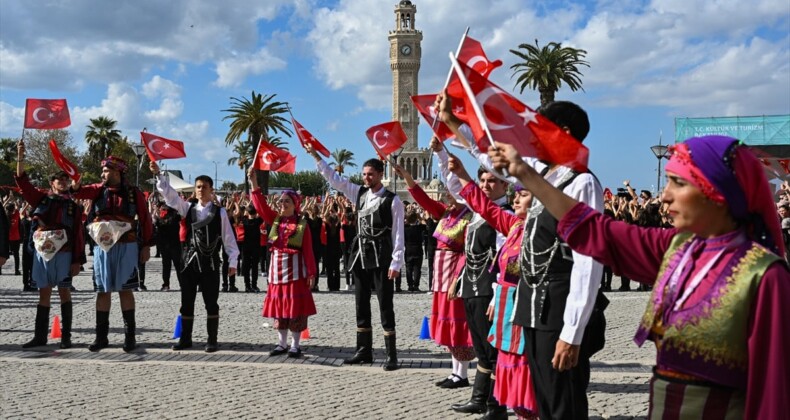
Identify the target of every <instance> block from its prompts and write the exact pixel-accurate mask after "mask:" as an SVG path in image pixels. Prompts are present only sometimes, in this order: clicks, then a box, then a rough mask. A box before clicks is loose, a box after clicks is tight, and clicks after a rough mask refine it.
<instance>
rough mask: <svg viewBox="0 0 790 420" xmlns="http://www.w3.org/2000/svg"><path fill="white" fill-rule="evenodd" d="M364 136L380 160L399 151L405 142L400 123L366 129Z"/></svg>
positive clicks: (391, 122)
mask: <svg viewBox="0 0 790 420" xmlns="http://www.w3.org/2000/svg"><path fill="white" fill-rule="evenodd" d="M365 134H366V135H367V136H368V139H369V140H370V143H371V144H373V148H374V149H376V152H378V154H379V155H380V156H381V157H382V158H385V157H387V156H388V155H390V154H391V153H393V152H395V151H396V150H398V149H400V148H401V146H403V144H404V143H406V140H407V138H406V133H405V132H403V127H402V126H401V125H400V121H390V122H387V123H384V124H379V125H374V126H373V127H370V128H368V130H367V131H365Z"/></svg>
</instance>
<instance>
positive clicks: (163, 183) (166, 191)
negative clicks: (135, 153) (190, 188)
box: [148, 160, 190, 217]
mask: <svg viewBox="0 0 790 420" xmlns="http://www.w3.org/2000/svg"><path fill="white" fill-rule="evenodd" d="M148 168H149V169H151V173H153V174H154V176H155V177H156V190H157V191H159V193H160V194H162V198H164V200H165V204H167V205H168V206H169V207H172V208H174V209H176V211H177V212H178V214H179V215H181V217H186V216H187V212H188V211H189V205H190V204H189V202H187V201H186V200H184V199H183V198H181V196H180V195H178V192H176V190H174V189H173V187H171V186H170V183H169V182H167V177H166V176H164V175H163V174H162V172H161V171H160V170H159V165H157V163H156V161H153V160H152V161H151V163H150V164H148Z"/></svg>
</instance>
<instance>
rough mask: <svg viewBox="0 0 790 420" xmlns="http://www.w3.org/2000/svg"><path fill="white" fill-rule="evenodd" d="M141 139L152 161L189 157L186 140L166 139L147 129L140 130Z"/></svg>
mask: <svg viewBox="0 0 790 420" xmlns="http://www.w3.org/2000/svg"><path fill="white" fill-rule="evenodd" d="M140 140H141V141H142V142H143V145H144V146H145V151H146V152H148V157H149V158H151V160H152V161H157V160H162V159H178V158H183V157H187V154H186V152H185V151H184V142H181V141H178V140H170V139H166V138H164V137H160V136H157V135H156V134H151V133H149V132H146V131H141V132H140Z"/></svg>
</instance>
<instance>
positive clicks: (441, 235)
mask: <svg viewBox="0 0 790 420" xmlns="http://www.w3.org/2000/svg"><path fill="white" fill-rule="evenodd" d="M470 220H472V211H470V210H469V208H468V207H464V208H463V209H461V211H460V212H458V213H457V214H455V215H453V214H451V213H450V212H449V211H446V212H445V213H444V216H442V218H441V219H440V220H439V223H438V224H437V225H436V230H435V231H434V232H433V237H434V238H436V240H437V241H440V242H442V243H443V244H445V245H447V247H448V248H450V249H451V250H453V251H456V252H461V251H463V249H464V232H466V226H467V225H469V221H470Z"/></svg>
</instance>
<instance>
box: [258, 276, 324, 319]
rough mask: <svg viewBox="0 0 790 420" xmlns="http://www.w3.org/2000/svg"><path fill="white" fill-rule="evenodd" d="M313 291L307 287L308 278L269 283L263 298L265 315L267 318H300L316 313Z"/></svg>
mask: <svg viewBox="0 0 790 420" xmlns="http://www.w3.org/2000/svg"><path fill="white" fill-rule="evenodd" d="M315 314H316V309H315V302H313V293H312V292H311V291H310V288H309V287H307V279H302V280H296V281H291V282H288V283H283V284H272V283H269V290H267V291H266V298H265V299H264V300H263V316H264V317H266V318H298V317H300V316H310V315H315Z"/></svg>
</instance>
